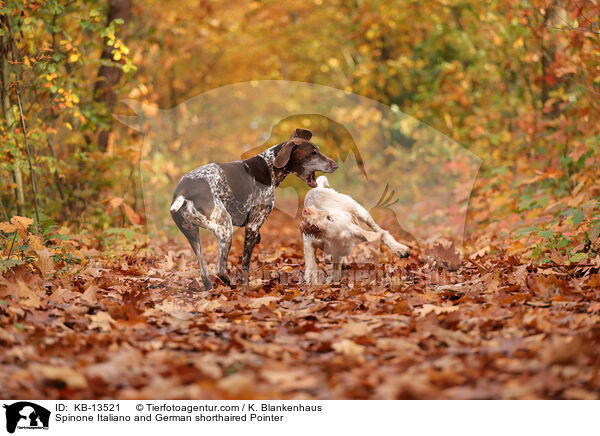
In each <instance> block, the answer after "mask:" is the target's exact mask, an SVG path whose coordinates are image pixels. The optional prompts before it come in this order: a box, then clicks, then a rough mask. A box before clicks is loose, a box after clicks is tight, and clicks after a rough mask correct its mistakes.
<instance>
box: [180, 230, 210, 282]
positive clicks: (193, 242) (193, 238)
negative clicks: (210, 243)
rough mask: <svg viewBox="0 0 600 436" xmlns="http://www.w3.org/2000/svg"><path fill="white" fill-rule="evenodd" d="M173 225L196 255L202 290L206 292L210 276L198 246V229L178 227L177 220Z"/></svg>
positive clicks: (200, 248)
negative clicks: (179, 230)
mask: <svg viewBox="0 0 600 436" xmlns="http://www.w3.org/2000/svg"><path fill="white" fill-rule="evenodd" d="M175 223H177V226H178V227H179V228H180V229H181V232H182V233H183V235H184V236H185V237H186V239H187V240H188V242H189V243H190V246H191V247H192V250H194V254H195V255H196V259H197V260H198V266H200V275H201V277H202V283H203V284H204V289H205V290H207V291H208V290H209V289H212V283H211V282H210V275H209V274H208V270H207V269H206V264H205V263H204V256H203V255H202V245H201V244H200V228H199V227H195V226H185V227H182V226H180V225H179V223H178V222H177V220H176V221H175Z"/></svg>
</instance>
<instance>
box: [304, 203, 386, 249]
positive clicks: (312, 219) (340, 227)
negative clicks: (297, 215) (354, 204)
mask: <svg viewBox="0 0 600 436" xmlns="http://www.w3.org/2000/svg"><path fill="white" fill-rule="evenodd" d="M300 229H301V231H302V233H303V234H305V235H309V236H313V237H315V238H317V239H329V240H333V239H343V240H352V242H355V243H359V242H375V241H377V240H379V238H380V235H379V234H378V233H376V232H370V231H368V230H365V229H363V228H362V227H361V226H359V225H358V224H357V222H356V220H355V219H354V218H353V217H352V215H351V214H349V213H347V212H338V211H326V210H323V209H318V208H316V207H312V206H309V207H305V208H304V209H303V210H302V223H301V224H300Z"/></svg>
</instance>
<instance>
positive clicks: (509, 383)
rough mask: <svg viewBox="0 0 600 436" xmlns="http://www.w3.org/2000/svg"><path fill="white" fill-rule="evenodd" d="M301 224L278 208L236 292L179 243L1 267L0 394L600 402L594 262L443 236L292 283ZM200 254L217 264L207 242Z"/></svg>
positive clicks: (299, 265)
mask: <svg viewBox="0 0 600 436" xmlns="http://www.w3.org/2000/svg"><path fill="white" fill-rule="evenodd" d="M298 224H299V223H298V222H297V221H294V220H290V219H289V218H288V217H287V216H285V215H283V214H281V213H279V212H277V211H274V212H273V214H272V215H271V217H270V218H269V219H268V221H267V222H266V224H265V225H264V226H263V229H262V243H261V244H260V245H259V246H258V247H257V249H256V250H255V252H254V256H253V262H252V266H253V268H252V271H253V274H252V277H251V278H252V279H253V280H252V282H251V283H250V284H249V285H247V286H239V287H238V288H236V289H230V288H228V287H225V286H223V285H221V286H217V287H216V288H215V289H213V290H211V291H204V290H203V289H202V285H201V284H200V283H201V282H200V281H199V280H198V278H199V277H198V274H197V268H196V263H195V259H194V258H193V257H192V254H191V250H190V249H189V248H188V247H187V245H184V244H183V238H179V239H177V240H174V241H171V242H170V243H169V244H167V245H162V246H160V247H158V246H154V245H153V246H152V248H153V249H154V253H155V254H153V255H142V254H140V253H139V252H138V253H131V254H130V255H129V256H122V257H121V258H118V259H114V258H113V259H107V258H104V257H101V256H100V254H101V253H100V252H95V251H94V250H88V252H87V254H88V255H89V256H94V255H96V257H95V258H93V259H92V260H91V261H90V262H88V263H87V264H86V265H85V266H84V267H83V268H82V269H81V270H80V271H79V272H78V273H76V274H75V275H64V274H53V273H52V271H53V270H54V269H56V267H57V266H56V265H52V261H50V265H44V264H43V262H41V263H40V262H38V267H37V269H34V268H32V267H30V266H29V267H28V266H26V265H22V266H20V267H17V268H16V270H15V271H14V272H7V273H5V274H4V276H3V277H2V278H0V346H1V347H2V353H0V364H1V371H0V397H2V398H70V399H83V398H120V399H138V398H201V399H233V398H236V399H237V398H246V399H250V398H296V399H300V398H303V399H311V398H318V399H347V398H350V399H353V398H381V399H394V398H400V399H413V398H419V399H421V398H423V399H428V398H430V399H438V398H439V399H458V398H460V399H464V398H497V399H500V398H586V399H587V398H590V399H595V398H598V397H599V393H600V374H599V369H600V365H599V364H600V355H599V352H598V350H599V345H600V344H599V342H600V314H599V312H600V303H598V302H597V301H598V300H599V298H598V297H599V293H600V276H599V274H598V271H599V268H600V260H599V259H598V258H596V259H595V260H592V261H590V262H588V263H586V264H581V263H580V264H578V265H576V266H570V267H569V266H555V267H552V268H541V267H538V266H535V265H533V264H529V263H522V262H521V261H519V260H518V258H516V257H509V256H507V255H506V254H505V253H504V252H503V250H502V248H501V247H500V246H497V245H494V244H491V246H489V247H487V248H486V249H483V250H481V251H480V252H479V253H477V252H474V253H466V254H461V255H458V254H457V253H455V252H454V249H452V248H447V246H446V248H443V247H444V246H443V245H440V244H441V242H436V241H435V240H432V242H431V243H429V244H422V245H421V246H420V247H415V248H414V249H413V254H411V256H410V258H409V259H406V260H401V259H396V258H393V257H392V256H391V255H390V253H389V252H388V251H386V250H383V251H382V253H381V260H382V262H381V263H380V264H378V265H372V264H366V270H367V273H366V274H365V275H366V276H367V278H365V279H363V280H362V283H358V282H354V284H352V283H350V284H349V283H347V281H346V282H344V283H342V284H341V285H337V286H330V285H325V286H323V287H321V288H318V289H310V288H307V287H306V286H305V285H304V284H303V283H301V282H300V283H295V282H294V279H296V280H297V279H298V278H300V277H301V274H302V272H303V268H304V266H303V259H302V251H301V239H300V234H299V231H298ZM242 236H243V232H238V233H236V237H235V240H234V243H233V248H232V251H231V254H230V258H229V259H230V262H231V263H233V264H237V263H238V262H239V258H240V255H241V248H242ZM204 252H205V256H206V259H207V261H208V262H209V264H210V265H211V266H212V267H213V268H214V261H215V256H216V244H215V243H214V240H213V239H211V238H210V237H207V238H205V239H204ZM490 253H491V254H490ZM321 265H322V266H324V267H325V268H326V269H330V268H331V265H330V264H327V263H324V262H321ZM361 267H362V268H364V267H365V265H362V266H359V265H357V264H351V265H350V269H349V270H347V271H346V273H347V274H355V273H356V270H357V269H359V268H361ZM44 275H45V276H46V277H45V278H44ZM270 277H274V278H272V279H271V280H264V281H263V280H261V278H262V279H268V278H270ZM369 277H370V278H369ZM282 281H283V282H285V283H286V284H282Z"/></svg>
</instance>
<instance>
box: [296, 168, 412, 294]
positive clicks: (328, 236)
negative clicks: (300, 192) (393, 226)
mask: <svg viewBox="0 0 600 436" xmlns="http://www.w3.org/2000/svg"><path fill="white" fill-rule="evenodd" d="M361 223H362V224H364V225H366V226H367V227H368V228H369V229H370V230H366V229H364V228H362V227H361V226H360V224H361ZM300 229H301V231H302V238H303V242H304V263H305V267H306V270H305V273H304V278H305V280H306V282H307V283H309V284H311V285H314V284H317V282H318V277H319V267H318V265H317V260H316V249H317V248H320V249H321V250H323V251H324V252H325V253H327V254H331V256H332V258H333V274H332V280H333V281H334V282H339V281H340V280H341V279H342V262H343V260H344V257H345V256H348V255H349V254H350V253H352V249H353V248H354V245H355V244H356V243H359V242H364V241H369V242H374V241H377V240H381V241H382V242H383V243H384V244H385V245H387V246H388V247H389V248H390V250H391V251H392V253H394V254H395V255H397V256H399V257H407V256H408V255H409V254H410V248H409V247H407V246H406V245H402V244H400V243H399V242H397V241H396V240H395V239H394V238H393V237H392V235H390V233H389V232H387V231H386V230H383V229H382V228H381V227H379V226H378V225H377V223H376V222H375V221H374V220H373V218H371V215H369V212H367V210H366V209H365V208H364V207H362V206H361V205H360V204H358V203H357V202H356V201H354V199H353V198H352V197H350V196H348V195H344V194H340V193H339V192H337V191H335V190H334V189H332V188H329V181H328V180H327V177H325V176H319V177H318V178H317V187H316V188H313V189H311V190H310V191H308V194H306V198H305V199H304V210H303V211H302V224H301V226H300Z"/></svg>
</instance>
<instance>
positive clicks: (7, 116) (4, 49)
mask: <svg viewBox="0 0 600 436" xmlns="http://www.w3.org/2000/svg"><path fill="white" fill-rule="evenodd" d="M2 18H3V19H2V21H4V18H5V17H2ZM1 44H2V46H1V47H0V69H1V70H2V71H1V74H0V76H1V78H2V112H3V113H4V120H5V121H6V128H7V129H8V130H13V132H14V129H15V119H14V117H13V113H12V108H11V104H10V94H9V91H10V90H9V84H10V83H9V80H10V79H9V65H8V50H9V48H8V47H9V41H8V36H7V35H6V34H5V35H2V38H1ZM14 158H15V168H14V169H13V170H12V178H13V180H14V183H15V200H16V203H17V215H21V214H22V213H23V205H24V204H25V194H24V192H23V175H22V174H21V168H19V166H18V160H19V156H15V157H14Z"/></svg>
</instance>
